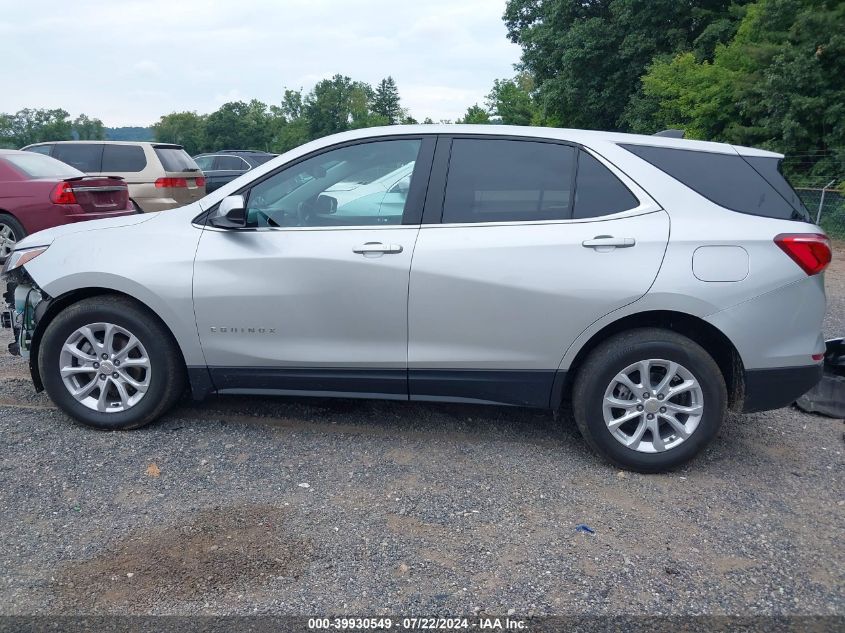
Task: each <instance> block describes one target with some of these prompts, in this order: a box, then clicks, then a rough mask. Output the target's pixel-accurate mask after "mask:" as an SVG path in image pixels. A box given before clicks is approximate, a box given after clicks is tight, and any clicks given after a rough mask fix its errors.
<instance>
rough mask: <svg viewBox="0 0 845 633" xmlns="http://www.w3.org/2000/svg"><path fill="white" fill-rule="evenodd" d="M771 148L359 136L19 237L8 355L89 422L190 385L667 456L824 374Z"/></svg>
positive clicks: (560, 132) (818, 290)
mask: <svg viewBox="0 0 845 633" xmlns="http://www.w3.org/2000/svg"><path fill="white" fill-rule="evenodd" d="M781 159H782V156H780V155H779V154H774V153H771V152H767V151H762V150H757V149H750V148H744V147H734V146H731V145H724V144H719V143H709V142H701V141H685V140H680V139H674V138H663V137H651V136H635V135H626V134H616V133H602V132H589V131H578V130H565V129H543V128H522V127H504V126H463V125H454V126H453V125H442V126H436V125H425V126H393V127H388V128H374V129H364V130H356V131H352V132H346V133H343V134H339V135H335V136H331V137H327V138H323V139H320V140H317V141H314V142H311V143H308V144H306V145H303V146H302V147H299V148H297V149H295V150H292V151H290V152H288V153H286V154H284V155H282V156H279V157H277V158H275V159H273V160H271V161H269V162H267V163H265V164H264V165H261V166H260V167H257V168H255V169H253V170H252V171H250V172H249V173H248V174H246V175H244V176H242V177H241V178H239V179H237V180H235V181H233V182H231V183H229V184H227V185H225V186H223V187H222V188H221V189H219V190H217V191H215V192H214V193H212V194H210V195H208V196H207V197H205V198H203V199H202V200H200V201H199V202H196V203H193V204H191V205H189V206H185V207H182V208H180V209H176V210H174V211H172V212H169V213H165V214H155V215H138V216H131V217H126V218H119V219H116V220H107V221H98V222H91V223H88V224H87V225H86V226H75V225H74V226H66V227H60V228H56V229H52V230H49V231H43V232H41V233H37V234H35V235H32V236H30V237H28V238H27V239H25V240H23V241H22V242H21V243H19V244H18V245H17V250H15V251H14V252H13V254H12V255H11V256H10V257H9V260H8V262H7V263H6V268H5V274H6V276H7V280H8V284H9V285H8V290H7V293H6V297H7V301H8V303H9V304H10V306H11V307H10V311H9V313H7V315H6V319H5V321H6V322H7V323H8V324H9V325H11V326H12V327H13V328H14V330H15V341H16V342H15V343H13V344H12V346H11V349H12V351H13V352H15V353H19V354H22V355H25V356H28V357H29V363H30V368H31V372H32V378H33V381H34V383H35V386H36V388H37V389H39V390H40V389H42V388H44V389H46V390H47V393H48V394H49V395H50V397H51V398H52V399H53V400H54V401H55V402H56V403H57V405H58V406H59V407H61V408H62V409H63V410H64V411H65V412H67V413H68V414H69V415H70V416H72V417H74V418H75V419H77V420H79V421H81V422H83V423H85V424H88V425H91V426H94V427H97V428H103V429H124V428H134V427H138V426H142V425H144V424H147V423H149V422H151V421H153V420H155V419H156V418H158V417H159V416H161V415H162V414H163V413H165V412H166V411H167V410H168V409H169V408H170V407H172V406H173V405H174V404H175V403H176V401H177V400H178V399H179V397H180V396H181V395H182V393H183V392H184V391H185V389H186V388H187V389H189V390H190V393H191V394H192V395H193V397H194V398H196V399H201V398H203V397H205V396H207V395H208V394H210V393H214V392H216V393H221V394H282V395H314V396H340V397H363V398H389V399H395V400H416V401H448V402H476V403H491V404H505V405H518V406H528V407H542V408H549V409H557V408H558V407H561V406H562V405H564V404H566V405H567V407H568V408H571V411H572V413H573V415H574V418H575V421H576V422H577V424H578V426H579V428H580V430H581V432H582V434H583V435H584V437H585V438H586V440H587V441H588V443H589V444H590V445H591V446H592V447H593V448H594V449H595V450H596V451H597V452H598V453H600V454H601V455H602V456H604V457H605V458H606V459H608V460H609V461H611V462H612V463H614V464H616V465H618V466H621V467H625V468H630V469H635V470H639V471H643V472H653V471H660V470H664V469H667V468H671V467H673V466H676V465H678V464H681V463H683V462H685V461H687V460H689V459H690V458H692V457H693V456H694V455H696V454H697V453H699V452H700V451H701V450H702V448H703V447H705V446H706V445H707V444H708V443H709V442H710V441H711V440H712V439H713V438H714V437H715V436H716V435H717V433H718V430H719V427H720V425H721V424H722V421H723V420H724V419H725V417H726V411H727V409H728V408H731V409H734V410H737V411H762V410H766V409H772V408H777V407H781V406H784V405H786V404H788V403H790V402H791V401H792V400H793V399H795V398H796V397H797V396H799V395H801V394H802V393H804V392H805V391H806V390H807V389H809V388H810V387H812V386H813V385H814V384H815V383H816V381H817V380H818V379H819V376H820V372H821V359H822V354H823V352H824V343H823V340H822V336H821V323H822V319H823V316H824V312H825V295H824V286H823V276H822V274H821V273H822V271H823V270H824V268H825V267H826V265H827V264H828V262H829V261H830V256H831V251H830V243H829V241H828V239H827V237H826V236H825V235H824V234H823V233H822V231H821V230H820V229H819V228H818V227H817V226H814V225H813V223H812V222H811V221H810V220H809V216H808V214H807V212H806V210H805V209H804V208H803V206H802V205H801V203H800V201H799V200H798V198H797V196H796V195H795V192H794V191H793V190H792V188H791V187H790V186H789V184H788V183H787V181H786V180H785V179H784V177H783V176H782V175H781V173H780V171H779V165H780V161H781ZM406 172H407V174H406ZM388 181H389V182H388ZM394 181H395V182H394ZM349 183H354V186H353V187H350V185H349ZM352 189H357V190H358V193H360V194H361V195H358V193H356V194H351V193H350V190H352ZM335 196H336V197H335Z"/></svg>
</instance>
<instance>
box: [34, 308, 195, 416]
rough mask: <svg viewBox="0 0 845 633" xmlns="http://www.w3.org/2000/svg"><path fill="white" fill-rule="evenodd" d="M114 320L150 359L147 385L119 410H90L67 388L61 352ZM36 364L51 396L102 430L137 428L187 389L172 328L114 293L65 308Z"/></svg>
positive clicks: (45, 339) (49, 328) (49, 330)
mask: <svg viewBox="0 0 845 633" xmlns="http://www.w3.org/2000/svg"><path fill="white" fill-rule="evenodd" d="M101 322H103V323H113V324H115V325H117V326H120V327H122V328H125V329H126V330H128V331H129V332H131V333H132V334H134V335H135V336H136V337H137V338H138V340H139V341H140V342H141V344H142V345H143V346H144V348H145V349H146V352H147V355H148V357H149V361H150V371H151V374H150V380H149V386H148V389H147V391H146V393H145V394H144V396H143V397H142V398H141V399H140V400H139V401H138V402H137V403H136V404H134V405H133V406H131V407H129V408H127V409H126V410H124V411H120V412H111V413H106V412H101V411H96V410H93V409H90V408H88V407H86V406H85V405H84V404H82V403H81V402H79V401H78V400H76V399H75V398H74V397H73V396H72V395H71V394H70V392H69V391H68V388H67V387H66V386H65V384H64V381H63V380H62V377H61V374H60V365H59V361H60V353H61V350H62V347H63V346H64V344H65V342H66V341H67V340H68V337H70V336H71V334H73V333H74V332H75V331H76V330H77V329H78V328H81V327H83V326H85V325H89V324H92V323H101ZM38 366H39V370H40V373H41V380H42V382H43V383H44V388H45V390H46V391H47V394H48V395H49V396H50V398H51V399H52V400H53V402H55V403H56V405H57V406H58V407H59V408H60V409H62V411H64V412H65V413H67V414H68V415H69V416H71V417H72V418H74V419H75V420H77V421H79V422H81V423H82V424H85V425H87V426H92V427H94V428H97V429H103V430H119V429H136V428H138V427H141V426H144V425H146V424H149V423H150V422H153V421H154V420H156V419H157V418H159V417H161V416H162V415H163V414H164V413H165V412H167V411H168V410H169V409H170V408H171V407H172V406H173V405H174V404H176V401H177V400H178V399H179V397H180V396H181V395H182V393H183V392H184V390H185V368H184V364H183V362H182V357H181V354H180V352H179V350H178V347H177V345H176V342H175V341H174V340H173V337H172V336H171V334H170V332H169V331H168V330H167V329H166V328H165V327H164V325H162V323H161V322H160V321H159V320H158V319H157V318H156V317H155V315H153V314H152V313H151V312H149V310H147V309H146V308H144V307H143V306H140V305H139V304H138V303H136V302H135V301H133V300H131V299H129V298H127V297H121V296H116V295H100V296H96V297H91V298H89V299H83V300H82V301H80V302H78V303H74V304H73V305H71V306H68V307H67V308H65V309H64V310H62V311H61V312H60V313H59V314H58V315H57V316H56V317H55V318H54V319H53V320H52V321H51V322H50V323H49V324H48V325H47V329H46V330H45V331H44V336H43V338H42V339H41V344H40V347H39V351H38Z"/></svg>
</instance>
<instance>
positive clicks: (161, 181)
mask: <svg viewBox="0 0 845 633" xmlns="http://www.w3.org/2000/svg"><path fill="white" fill-rule="evenodd" d="M36 156H40V157H39V158H36ZM275 156H276V154H271V153H269V152H261V151H256V150H221V151H219V152H216V153H210V154H199V155H198V156H196V157H194V158H191V156H190V155H188V153H187V152H186V151H185V150H184V148H183V147H182V146H181V145H174V144H171V143H152V142H135V141H55V142H49V143H35V144H32V145H27V146H26V147H24V148H22V150H21V151H16V150H3V151H2V154H0V263H2V262H3V261H4V260H5V258H6V257H7V256H8V254H9V253H10V252H11V251H12V250H13V249H14V246H15V244H16V243H17V242H18V241H20V240H22V239H23V238H24V237H26V236H27V235H29V234H30V233H33V232H35V231H40V230H42V229H47V228H51V227H54V226H59V225H62V224H67V223H69V222H79V221H82V220H92V219H99V218H105V217H115V216H119V215H125V214H127V213H147V212H151V211H166V210H168V209H174V208H176V207H181V206H184V205H188V204H191V203H192V202H195V201H197V200H199V199H200V198H202V197H203V196H205V195H206V194H207V193H208V192H211V191H214V190H216V189H218V188H219V187H222V186H223V185H225V184H227V183H229V182H231V181H232V180H234V179H235V178H238V177H239V176H242V175H243V174H245V173H247V172H249V171H250V170H252V169H254V168H255V167H258V166H259V165H262V164H263V163H265V162H267V161H268V160H270V159H271V158H274V157H275ZM83 180H84V184H83V183H82V181H83ZM62 183H64V184H62ZM59 188H63V189H62V191H61V192H59V191H58V189H59Z"/></svg>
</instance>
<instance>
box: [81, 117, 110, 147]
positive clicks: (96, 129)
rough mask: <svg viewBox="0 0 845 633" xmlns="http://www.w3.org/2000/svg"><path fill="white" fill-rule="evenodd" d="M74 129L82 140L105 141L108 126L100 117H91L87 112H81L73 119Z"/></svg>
mask: <svg viewBox="0 0 845 633" xmlns="http://www.w3.org/2000/svg"><path fill="white" fill-rule="evenodd" d="M73 131H74V132H75V133H76V137H77V138H78V139H79V140H80V141H104V140H105V139H106V128H105V127H103V122H102V121H100V119H91V118H89V117H88V116H87V115H85V114H80V115H79V116H78V117H76V118H75V119H74V120H73Z"/></svg>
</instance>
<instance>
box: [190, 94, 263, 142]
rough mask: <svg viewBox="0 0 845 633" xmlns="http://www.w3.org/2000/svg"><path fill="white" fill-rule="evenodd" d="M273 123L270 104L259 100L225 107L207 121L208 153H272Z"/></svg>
mask: <svg viewBox="0 0 845 633" xmlns="http://www.w3.org/2000/svg"><path fill="white" fill-rule="evenodd" d="M272 119H273V114H272V113H271V111H270V109H269V108H268V107H267V104H265V103H263V102H261V101H259V100H258V99H253V100H252V101H250V102H249V103H247V102H245V101H230V102H229V103H224V104H223V105H222V106H220V108H218V109H217V110H216V111H214V112H212V113H211V114H209V115H208V118H207V119H206V125H205V129H206V139H207V140H206V144H207V149H208V150H210V151H217V150H221V149H260V150H269V149H270V147H271V146H272V144H273V133H274V126H273V125H272Z"/></svg>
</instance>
